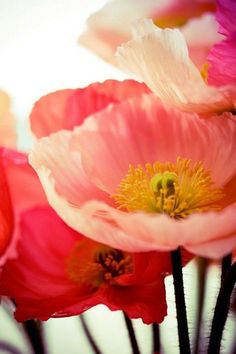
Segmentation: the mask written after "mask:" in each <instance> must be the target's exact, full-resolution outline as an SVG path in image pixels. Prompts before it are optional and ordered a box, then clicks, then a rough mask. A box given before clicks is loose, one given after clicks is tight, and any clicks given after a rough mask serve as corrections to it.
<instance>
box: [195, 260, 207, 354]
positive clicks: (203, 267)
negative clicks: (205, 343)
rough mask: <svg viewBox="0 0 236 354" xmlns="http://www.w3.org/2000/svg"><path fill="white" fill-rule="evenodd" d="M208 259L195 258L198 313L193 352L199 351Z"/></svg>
mask: <svg viewBox="0 0 236 354" xmlns="http://www.w3.org/2000/svg"><path fill="white" fill-rule="evenodd" d="M207 266H208V260H207V259H206V258H198V259H197V267H198V284H199V289H198V292H199V297H198V314H197V316H196V317H197V329H196V341H195V348H194V353H195V354H198V353H199V344H200V343H199V340H200V334H201V320H202V312H203V306H204V293H205V285H206V273H207Z"/></svg>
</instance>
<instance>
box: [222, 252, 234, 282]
mask: <svg viewBox="0 0 236 354" xmlns="http://www.w3.org/2000/svg"><path fill="white" fill-rule="evenodd" d="M231 263H232V253H230V254H228V255H227V256H225V257H223V259H222V263H221V284H222V282H223V280H224V278H225V275H226V273H227V272H228V270H229V269H230V267H231Z"/></svg>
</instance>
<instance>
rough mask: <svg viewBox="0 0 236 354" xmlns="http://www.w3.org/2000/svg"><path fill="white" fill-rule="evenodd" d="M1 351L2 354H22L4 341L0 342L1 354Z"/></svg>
mask: <svg viewBox="0 0 236 354" xmlns="http://www.w3.org/2000/svg"><path fill="white" fill-rule="evenodd" d="M2 350H3V351H4V353H9V354H23V353H22V352H21V351H20V350H19V349H18V348H16V347H15V346H13V345H12V344H10V343H7V342H5V341H0V352H2Z"/></svg>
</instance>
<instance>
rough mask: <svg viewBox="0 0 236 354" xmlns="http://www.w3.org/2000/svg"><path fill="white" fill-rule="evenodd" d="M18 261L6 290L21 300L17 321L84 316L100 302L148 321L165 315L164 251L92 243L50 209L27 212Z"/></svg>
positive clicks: (7, 274) (7, 273)
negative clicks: (129, 249) (133, 250)
mask: <svg viewBox="0 0 236 354" xmlns="http://www.w3.org/2000/svg"><path fill="white" fill-rule="evenodd" d="M21 232H22V238H21V240H20V242H19V247H18V258H17V260H10V261H8V262H7V263H6V265H5V267H4V270H3V274H2V281H1V291H2V292H3V293H4V294H6V295H8V296H10V297H11V298H13V299H14V300H15V302H16V305H17V308H16V313H15V316H16V319H17V320H19V321H23V320H26V319H30V318H38V319H42V320H46V319H48V318H49V317H52V316H53V317H64V316H72V315H77V314H80V313H81V312H83V311H85V310H87V309H89V308H90V307H92V306H95V305H97V304H104V305H106V306H108V307H109V308H110V309H111V310H123V311H125V312H126V314H127V315H128V316H129V317H131V318H142V319H143V321H144V322H145V323H151V322H162V320H163V319H164V316H165V315H166V310H167V307H166V300H165V287H164V277H165V276H166V274H167V273H169V272H170V269H171V265H170V256H169V253H165V252H159V253H158V252H149V253H138V254H131V253H127V252H124V251H120V250H117V249H113V248H111V247H109V246H105V245H103V244H99V243H97V242H94V241H91V240H89V239H87V238H85V237H83V236H81V235H80V234H78V233H77V232H75V231H73V230H72V229H70V228H69V227H68V226H66V225H65V224H64V223H63V221H62V220H61V219H60V218H59V217H58V216H57V215H56V213H55V212H54V211H53V210H52V209H51V208H50V207H41V208H34V209H31V210H29V211H27V212H25V213H23V214H22V218H21Z"/></svg>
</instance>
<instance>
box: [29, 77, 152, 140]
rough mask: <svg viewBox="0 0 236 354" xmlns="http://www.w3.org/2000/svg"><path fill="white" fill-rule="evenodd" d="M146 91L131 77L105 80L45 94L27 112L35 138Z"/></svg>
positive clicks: (72, 125)
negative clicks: (29, 112)
mask: <svg viewBox="0 0 236 354" xmlns="http://www.w3.org/2000/svg"><path fill="white" fill-rule="evenodd" d="M148 91H149V90H148V88H147V87H146V86H145V85H144V84H141V83H139V82H137V81H134V80H125V81H122V82H121V81H116V80H107V81H105V82H103V83H94V84H91V85H89V86H88V87H85V88H81V89H67V90H61V91H56V92H53V93H49V94H48V95H46V96H44V97H42V98H40V100H39V101H37V102H36V104H35V105H34V108H33V110H32V112H31V115H30V121H31V129H32V131H33V132H34V134H35V135H36V136H37V137H38V138H41V137H43V136H47V135H49V134H51V133H53V132H56V131H59V130H62V129H67V130H71V129H73V127H75V126H76V125H80V124H82V123H83V121H84V119H85V118H86V117H87V116H89V115H90V114H92V113H95V112H97V111H101V110H102V109H103V108H105V107H106V106H107V105H108V104H109V103H113V102H119V101H122V100H124V99H127V98H129V97H132V96H136V95H137V96H138V95H140V94H142V93H145V92H148Z"/></svg>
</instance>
